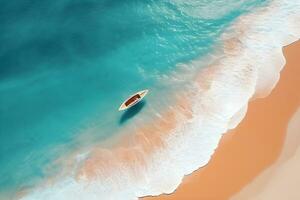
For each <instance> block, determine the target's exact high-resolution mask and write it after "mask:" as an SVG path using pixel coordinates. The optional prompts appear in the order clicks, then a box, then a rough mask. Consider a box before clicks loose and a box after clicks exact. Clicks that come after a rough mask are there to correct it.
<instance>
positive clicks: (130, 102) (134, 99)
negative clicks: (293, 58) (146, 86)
mask: <svg viewBox="0 0 300 200" xmlns="http://www.w3.org/2000/svg"><path fill="white" fill-rule="evenodd" d="M147 93H148V90H142V91H139V92H137V93H135V94H133V95H131V96H130V97H129V98H128V99H126V100H125V101H124V102H123V103H122V105H121V106H120V108H119V111H121V110H126V109H128V108H131V107H132V106H134V105H136V104H137V103H138V102H140V101H141V100H142V99H143V98H144V97H145V96H146V95H147Z"/></svg>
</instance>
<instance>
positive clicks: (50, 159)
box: [0, 0, 299, 200]
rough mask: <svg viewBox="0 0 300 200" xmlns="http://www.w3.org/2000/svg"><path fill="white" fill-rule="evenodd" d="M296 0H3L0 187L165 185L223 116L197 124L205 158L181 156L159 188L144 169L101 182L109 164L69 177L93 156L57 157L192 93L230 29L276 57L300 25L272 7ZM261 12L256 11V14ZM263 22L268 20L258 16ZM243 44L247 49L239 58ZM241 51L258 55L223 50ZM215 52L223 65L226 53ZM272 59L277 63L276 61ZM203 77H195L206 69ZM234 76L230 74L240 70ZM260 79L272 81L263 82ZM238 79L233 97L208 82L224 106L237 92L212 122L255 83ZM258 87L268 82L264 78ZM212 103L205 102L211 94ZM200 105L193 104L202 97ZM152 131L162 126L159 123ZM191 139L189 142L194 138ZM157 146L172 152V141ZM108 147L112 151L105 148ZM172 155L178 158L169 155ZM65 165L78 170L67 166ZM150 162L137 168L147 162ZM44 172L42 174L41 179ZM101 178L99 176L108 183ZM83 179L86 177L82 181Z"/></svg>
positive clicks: (38, 194) (42, 192)
mask: <svg viewBox="0 0 300 200" xmlns="http://www.w3.org/2000/svg"><path fill="white" fill-rule="evenodd" d="M293 2H294V3H293ZM272 9H273V10H274V9H276V12H274V16H273V17H272V18H270V17H264V16H265V14H264V13H268V12H271V11H272ZM297 9H299V1H298V0H297V1H283V2H282V3H278V2H277V1H274V2H273V1H266V0H247V1H244V0H239V1H237V0H227V1H222V0H216V1H209V0H199V1H196V0H187V1H183V0H168V1H167V0H144V1H137V0H120V1H118V0H99V1H95V0H73V1H70V0H59V1H58V0H54V1H53V0H51V1H50V0H44V1H37V0H23V1H20V0H10V1H4V0H2V1H1V6H0V23H1V28H0V30H1V31H0V43H1V46H0V198H3V199H15V198H23V199H103V200H104V199H114V200H116V199H136V198H137V197H138V196H144V195H151V194H160V193H163V192H167V193H168V192H171V191H173V190H174V189H175V188H176V186H177V185H178V184H179V183H180V180H181V179H182V177H183V175H185V174H187V173H191V172H192V171H193V170H195V169H197V168H198V167H200V166H201V165H203V164H205V163H207V161H208V160H209V157H210V155H211V154H212V152H213V149H214V148H216V145H217V142H218V140H219V138H220V136H221V134H222V133H224V132H225V131H226V130H227V129H228V127H227V126H225V125H224V126H223V125H220V129H216V130H213V129H211V128H208V129H205V128H204V129H203V130H206V131H207V132H206V133H205V134H203V135H201V134H200V133H199V134H200V135H201V140H202V141H203V140H205V141H206V143H205V145H201V147H203V149H199V147H198V149H197V151H198V152H199V157H201V156H203V157H204V158H203V160H201V161H199V162H195V163H194V164H191V168H189V169H188V168H186V167H184V169H180V170H177V171H176V172H178V176H177V177H176V178H174V179H172V178H170V179H168V177H166V178H164V180H166V182H168V181H169V182H172V181H173V180H174V181H173V183H174V184H175V185H172V184H166V185H165V186H166V187H168V189H165V188H162V190H161V191H160V190H159V188H160V186H159V184H158V186H156V187H154V188H155V189H148V188H147V187H152V185H153V184H154V185H155V183H154V182H155V181H151V180H149V179H147V178H146V179H147V181H145V182H143V183H142V182H141V183H138V184H135V183H134V182H133V181H129V180H131V179H130V177H126V180H127V181H125V182H124V185H122V184H121V182H122V181H119V182H118V186H117V187H116V188H117V189H116V188H115V187H114V186H112V187H110V188H109V189H103V188H105V187H106V186H107V185H114V178H111V179H109V180H108V179H107V177H108V176H110V175H106V178H105V179H104V178H103V177H101V176H99V177H97V180H93V181H92V182H89V180H88V179H84V180H83V181H82V180H78V179H76V178H75V177H77V169H78V168H80V166H85V164H84V162H85V160H87V157H88V158H90V160H93V155H94V154H93V155H90V156H82V159H81V161H80V166H78V165H76V164H74V162H71V164H66V163H65V162H64V161H66V160H68V158H70V157H72V156H73V157H74V155H77V158H78V155H86V154H89V152H91V151H92V150H91V149H93V148H94V147H96V146H97V148H98V147H99V146H101V145H102V146H103V145H104V143H105V144H107V143H109V142H108V141H110V139H111V138H117V137H118V136H119V135H124V132H134V131H132V130H135V131H136V130H137V128H138V127H140V126H142V125H141V124H143V125H144V124H147V123H148V126H156V125H155V123H154V122H155V120H158V119H159V118H163V117H162V116H164V115H163V113H164V112H165V111H166V110H168V109H169V110H172V106H174V105H176V101H175V100H174V99H175V97H178V96H180V94H184V93H181V92H186V91H188V90H191V91H193V92H194V93H195V87H194V86H193V88H192V87H191V88H190V86H191V85H193V84H195V79H196V77H197V75H198V74H199V73H201V71H202V70H203V69H209V68H210V67H211V65H212V63H214V62H215V61H216V60H217V59H223V58H229V57H230V56H231V55H232V53H229V54H228V55H227V54H226V53H227V51H226V50H224V43H225V42H224V41H225V39H224V38H226V40H227V39H228V37H230V38H234V39H237V40H240V42H241V43H242V44H243V45H240V46H239V48H240V49H239V51H238V53H239V52H244V50H242V49H246V48H248V47H249V48H250V49H251V50H254V49H256V48H260V47H261V49H263V50H266V49H267V50H266V51H264V52H263V53H266V52H268V53H270V52H273V50H274V49H276V51H275V53H278V54H276V55H275V56H277V55H278V56H277V57H279V59H281V61H282V56H281V47H282V46H283V45H284V44H286V43H290V42H291V41H292V40H295V39H294V38H295V37H298V36H299V35H297V34H295V35H293V34H292V33H294V32H292V30H294V29H295V30H296V28H295V27H294V26H293V25H294V24H297V23H296V22H295V23H294V24H293V23H291V24H292V25H291V24H286V26H287V27H286V29H288V28H290V29H291V30H290V34H288V33H284V31H282V30H280V29H279V28H278V27H280V26H282V25H284V22H283V21H280V20H282V16H284V17H286V18H288V17H287V13H288V14H289V13H292V14H294V15H296V13H297V11H298V10H297ZM256 12H258V13H256ZM272 12H273V11H272ZM259 15H261V16H262V17H257V18H255V16H259ZM268 15H269V14H266V16H268ZM294 15H293V16H291V18H292V17H294ZM249 16H250V17H249ZM243 17H245V24H246V25H245V26H246V28H248V29H249V30H248V29H247V30H246V31H244V32H245V33H244V32H243V31H242V30H241V29H240V28H239V25H238V24H241V23H242V22H241V20H243ZM247 17H248V18H247ZM272 19H274V21H273V20H272ZM293 19H294V18H293ZM253 21H258V22H257V24H258V25H255V24H254V25H253V27H254V28H253V29H251V25H252V23H254V22H253ZM290 21H291V22H292V21H293V20H290ZM295 21H296V20H295ZM273 22H274V23H276V24H273V25H272V26H270V27H268V26H267V24H272V23H273ZM277 22H278V23H277ZM255 23H256V22H255ZM237 27H238V28H237ZM249 27H250V28H249ZM270 28H271V29H274V30H270ZM293 28H294V29H293ZM297 30H298V29H297ZM248 31H249V33H252V32H255V33H256V35H254V36H251V35H250V34H249V35H250V36H249V37H245V38H246V39H243V38H239V37H240V34H241V33H243V34H246V35H247V33H248ZM260 31H261V32H263V33H262V34H261V33H260ZM276 31H277V32H276ZM266 32H271V33H272V32H274V33H276V34H277V35H280V36H279V39H278V38H276V36H274V35H272V37H271V36H270V35H264V34H265V33H266ZM279 33H280V34H279ZM261 35H263V36H264V37H267V36H268V37H269V36H270V37H269V38H270V40H271V39H274V42H272V43H271V42H270V41H268V42H266V40H265V38H261V39H260V38H259V36H261ZM291 35H292V36H291ZM296 35H297V36H296ZM273 36H274V37H273ZM243 37H244V36H243ZM289 37H290V38H289ZM249 38H250V39H249ZM253 38H256V39H257V40H258V41H260V43H259V45H260V46H257V45H255V44H254V45H252V43H251V44H250V42H249V41H250V40H251V39H253ZM285 38H289V39H288V42H282V41H285ZM291 38H293V39H291ZM277 40H278V42H277ZM244 41H245V42H244ZM248 44H250V45H248ZM268 45H269V46H268ZM263 50H259V52H260V53H261V52H262V51H263ZM251 52H253V51H251ZM238 53H235V55H238ZM245 55H247V56H248V57H247V58H245V57H244V56H245ZM271 55H272V56H274V54H271ZM241 57H242V58H245V59H244V60H243V61H245V60H246V61H249V60H250V59H251V58H255V57H256V54H254V53H249V54H248V53H247V52H246V53H244V54H243V55H242V56H234V57H232V58H231V61H232V60H238V59H239V58H241ZM256 58H257V60H256V63H255V65H256V64H257V65H260V64H262V63H265V62H269V61H268V60H267V58H264V59H262V56H261V57H260V56H259V57H256ZM231 61H230V63H232V64H233V65H234V66H235V68H232V69H230V68H229V69H228V68H226V70H227V71H235V72H236V74H235V76H232V77H239V75H240V74H241V73H240V72H239V71H238V70H239V69H243V66H245V63H243V62H242V64H241V66H239V64H237V63H234V62H231ZM246 61H245V62H246ZM283 62H284V61H282V62H280V63H281V64H282V63H283ZM221 63H222V64H223V65H224V66H225V65H226V66H229V65H227V64H228V63H227V61H226V60H225V61H222V62H221ZM239 63H241V62H239ZM271 63H272V62H271ZM281 67H282V66H280V67H277V68H278V70H280V68H281ZM277 68H276V69H277ZM261 69H262V70H260V69H257V70H252V69H251V70H248V71H249V72H251V73H252V72H253V71H255V73H257V74H258V73H259V72H261V73H262V74H263V73H265V72H268V70H264V69H265V68H264V69H263V68H261ZM278 70H277V71H276V70H275V71H274V70H273V71H274V73H275V78H270V79H266V78H265V76H260V77H258V76H256V75H255V77H256V78H254V75H253V80H254V79H255V80H257V81H258V82H259V81H261V80H262V81H261V85H263V86H266V85H268V86H269V85H271V86H270V88H272V86H273V85H274V84H275V82H276V80H277V78H276V77H277V76H278ZM227 71H226V73H227ZM226 73H225V72H224V73H223V72H222V73H220V74H221V75H222V74H226ZM253 73H254V72H253ZM221 75H220V76H221ZM203 77H204V79H205V77H206V76H202V78H203ZM229 77H230V76H229ZM245 77H248V75H245ZM249 77H252V76H251V75H249ZM213 78H216V77H213ZM234 80H235V79H234ZM236 80H237V82H235V83H236V84H237V83H238V80H240V79H236ZM243 80H244V79H243ZM266 80H270V82H272V83H271V84H269V82H268V81H266ZM251 81H252V79H251ZM231 82H232V83H233V82H234V81H233V80H232V79H230V80H226V78H224V77H223V78H222V77H221V79H220V83H219V84H220V85H221V84H222V83H224V88H225V87H227V86H228V88H230V85H229V84H230V83H231ZM216 83H218V82H216ZM248 83H249V85H246V86H247V88H248V86H249V88H250V86H251V88H250V89H249V88H248V89H249V93H247V94H246V93H245V95H244V93H243V90H242V89H239V90H237V91H236V92H235V96H234V97H233V98H234V99H233V100H232V99H231V100H230V98H229V97H228V96H230V95H231V94H230V92H229V93H228V92H227V93H226V92H225V93H222V90H220V91H219V92H217V93H214V94H215V95H214V96H217V97H218V98H220V99H223V100H224V101H222V106H223V104H224V106H225V107H226V109H228V110H230V109H231V105H230V104H228V106H227V104H226V103H227V101H226V100H228V101H229V100H230V102H233V101H235V100H236V102H241V103H240V105H239V104H236V110H235V109H233V111H232V112H231V111H230V112H229V114H225V111H226V112H227V110H226V109H225V110H222V108H220V109H219V110H216V111H218V113H219V114H220V113H221V115H222V116H221V117H220V118H222V117H224V120H223V118H222V120H223V121H222V122H220V124H222V123H224V124H225V123H227V121H228V119H229V118H231V117H232V116H233V115H234V114H235V113H236V112H237V111H239V110H240V109H242V107H244V106H245V105H246V104H247V101H248V100H249V98H250V97H251V96H252V95H253V93H255V92H254V91H255V90H257V85H259V84H252V82H251V83H250V80H249V82H247V81H244V82H241V85H243V84H248ZM237 85H238V84H237ZM197 87H198V86H197ZM236 87H238V86H236ZM219 88H221V87H219ZM264 88H267V89H268V87H267V86H266V87H264ZM143 89H149V91H150V92H149V94H148V95H147V97H146V99H145V100H144V101H143V102H141V103H140V104H138V105H137V106H135V107H134V108H133V109H131V110H129V111H126V112H119V111H118V107H119V106H120V104H121V103H122V101H123V100H124V99H126V98H127V97H128V96H130V95H131V94H132V93H134V92H136V91H139V90H143ZM221 89H222V88H221ZM233 91H234V90H233ZM245 91H248V90H245ZM196 93H197V92H196ZM199 94H201V93H199ZM173 97H174V98H173ZM227 97H228V99H227ZM197 98H200V99H199V102H202V101H203V102H204V100H203V99H212V98H214V97H211V96H208V95H200V96H199V97H197ZM197 98H194V99H197ZM205 102H206V101H205ZM217 102H218V101H213V103H215V104H217ZM195 103H196V102H193V105H194V104H195ZM206 103H207V102H206ZM201 105H202V107H203V105H206V104H201ZM232 107H234V106H232ZM223 111H224V112H223ZM172 112H173V113H175V114H176V112H177V111H176V110H175V109H173V110H172ZM198 112H199V111H197V109H193V119H194V121H193V120H192V121H193V122H194V123H193V122H189V124H190V125H191V126H192V127H190V128H185V129H184V130H183V129H180V130H181V131H180V132H181V133H185V132H188V131H189V130H190V129H191V130H193V131H197V130H199V129H201V127H200V126H201V125H202V124H204V123H206V121H209V120H208V119H206V118H205V117H200V118H201V119H202V121H201V123H198V122H195V119H196V116H198ZM202 114H203V112H202ZM223 114H224V115H223ZM211 115H212V114H211ZM211 115H210V116H211ZM214 117H215V116H214ZM215 119H216V120H215V121H214V125H213V126H211V127H216V126H219V122H218V120H219V117H216V118H215ZM225 119H226V120H227V121H226V120H225ZM183 121H184V120H183ZM196 121H197V120H196ZM238 121H239V120H237V122H236V123H238ZM196 124H197V126H195V125H196ZM176 126H177V125H176ZM157 130H158V131H159V130H161V132H162V131H164V129H160V127H158V126H157ZM132 134H134V133H132ZM190 138H192V137H190ZM170 141H171V140H170ZM210 142H211V143H210ZM182 143H184V142H178V144H177V143H176V145H175V144H174V145H175V147H179V148H177V150H178V149H179V150H178V152H177V154H176V155H177V157H180V156H181V157H185V156H184V155H185V153H184V152H185V148H184V147H183V146H182V148H181V144H182ZM190 145H191V146H190V148H191V149H193V148H192V145H193V144H190ZM104 146H105V145H104ZM103 148H107V149H109V147H103ZM206 148H207V149H208V150H207V149H206ZM107 151H108V150H107ZM166 151H168V152H171V150H170V149H169V150H166ZM179 155H180V156H179ZM110 156H111V157H112V158H111V159H114V158H113V157H114V154H113V153H111V154H110ZM160 156H162V154H161V155H160ZM75 157H76V156H75ZM153 157H154V156H152V159H153V160H155V159H154V158H153ZM171 157H172V156H171ZM80 158H81V157H80ZM105 159H107V157H106V158H105ZM144 159H145V160H147V158H144ZM189 159H192V158H189ZM108 160H109V159H108ZM108 160H104V161H103V162H106V161H107V166H106V168H113V167H114V166H109V161H108ZM173 161H174V162H175V160H172V161H166V162H167V163H169V164H170V165H171V164H174V162H173ZM181 161H182V162H183V161H184V162H185V165H189V163H188V162H186V161H185V160H184V159H180V162H181ZM91 162H92V161H91ZM150 162H152V161H149V163H150ZM176 162H177V161H176ZM176 162H175V163H176ZM147 163H148V161H147ZM153 163H154V162H153ZM178 163H179V161H178ZM75 165H76V166H75ZM149 165H151V164H149ZM181 165H183V164H178V166H181ZM66 166H68V167H66ZM147 166H148V164H147ZM166 166H168V164H166ZM66 168H68V169H69V168H72V169H74V168H76V169H75V170H71V171H72V173H71V172H70V173H68V172H66V171H68V170H67V169H66ZM150 168H151V167H149V168H148V169H150ZM79 171H80V170H79ZM137 171H138V170H137ZM150 171H151V170H149V171H147V173H151V172H150ZM163 171H164V170H162V172H163ZM124 173H125V172H124ZM62 174H63V175H62ZM125 174H126V173H125ZM165 175H167V174H165ZM53 177H55V178H53ZM58 177H59V178H58ZM147 177H148V176H147ZM153 177H154V176H153ZM159 177H161V176H159ZM53 179H54V181H52V184H48V182H49V180H53ZM107 180H108V181H109V183H107V184H106V183H105V181H107ZM97 181H99V182H97ZM83 182H84V183H83ZM96 182H97V183H96ZM93 183H95V185H94V186H90V185H92V184H93ZM122 183H123V182H122ZM144 183H147V184H146V185H147V187H144V186H140V185H143V184H144ZM86 184H87V185H89V186H87V185H86ZM125 184H127V185H126V186H125ZM81 185H82V187H81ZM136 186H137V188H135V187H136ZM89 187H90V188H89ZM125 187H126V189H124V192H120V193H119V194H117V196H114V195H116V194H115V193H114V192H113V191H115V190H117V191H122V189H123V188H125ZM75 188H76V189H75ZM78 188H80V189H78ZM84 188H86V189H84ZM152 188H153V187H152ZM58 189H62V190H60V191H58ZM74 191H75V193H74ZM76 191H77V192H78V191H80V194H76ZM137 191H138V192H137ZM118 195H120V196H118ZM121 196H122V197H121ZM127 197H128V198H127Z"/></svg>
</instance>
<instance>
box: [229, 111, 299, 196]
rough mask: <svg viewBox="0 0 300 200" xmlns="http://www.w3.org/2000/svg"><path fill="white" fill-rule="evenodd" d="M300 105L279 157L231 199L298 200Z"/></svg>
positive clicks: (291, 122)
mask: <svg viewBox="0 0 300 200" xmlns="http://www.w3.org/2000/svg"><path fill="white" fill-rule="evenodd" d="M299 139H300V107H299V108H298V111H297V112H296V113H295V114H294V116H293V118H292V119H291V121H290V122H289V125H288V130H287V137H286V139H285V143H284V147H283V151H282V153H281V155H280V157H279V159H278V160H277V161H276V162H275V163H274V164H273V165H272V166H271V167H269V168H268V169H266V170H265V171H264V172H263V173H261V174H260V175H259V176H258V177H256V178H255V179H254V181H252V182H251V183H250V184H248V185H247V186H246V187H245V188H243V189H242V190H241V191H240V192H238V193H237V194H235V195H234V196H233V197H232V198H231V200H251V199H256V200H268V199H270V200H282V199H289V200H299V199H300V192H299V183H300V174H299V169H300V140H299Z"/></svg>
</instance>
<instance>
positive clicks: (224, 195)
mask: <svg viewBox="0 0 300 200" xmlns="http://www.w3.org/2000/svg"><path fill="white" fill-rule="evenodd" d="M283 49H284V55H285V57H286V65H285V67H284V69H283V70H282V72H281V79H280V81H279V83H278V84H277V85H276V87H275V88H274V90H273V91H272V93H271V94H270V95H269V96H267V97H265V98H263V99H256V100H254V101H252V102H250V103H249V109H248V112H247V114H246V116H245V118H244V119H243V121H242V122H241V123H240V124H239V125H238V127H237V128H235V129H233V130H231V131H229V132H228V133H227V134H224V135H223V137H222V139H221V141H220V143H219V146H218V148H217V149H216V151H215V154H214V155H213V156H212V158H211V160H210V161H209V163H208V164H207V165H206V166H204V167H202V168H200V169H199V170H197V171H196V172H194V173H193V174H191V175H188V176H186V177H185V178H184V180H183V182H182V183H181V185H180V186H179V187H178V188H177V189H176V191H175V192H174V193H172V194H169V195H166V194H163V195H160V196H157V197H145V198H141V199H143V200H155V199H157V200H177V199H183V198H189V199H190V200H192V199H195V200H196V199H217V200H222V199H224V200H225V199H228V198H230V197H231V196H232V195H233V194H235V193H237V192H238V191H240V190H241V189H242V188H243V187H244V186H245V185H247V184H248V183H249V182H251V181H252V180H253V179H254V178H255V177H256V176H257V175H259V174H260V173H261V172H262V171H263V170H265V169H266V168H267V167H269V166H270V165H271V164H272V163H274V162H275V161H276V159H277V158H278V157H279V155H280V152H281V150H282V146H283V143H284V139H285V135H286V128H287V125H288V122H289V120H290V118H291V117H292V115H293V113H294V112H295V111H296V109H297V108H298V106H299V105H300V93H299V92H297V89H299V88H297V87H295V86H297V85H300V79H299V78H297V75H298V74H300V69H299V68H297V65H299V64H298V63H299V62H300V59H299V58H297V55H299V53H300V41H299V40H298V41H297V42H294V43H292V44H290V45H288V46H287V47H284V48H283ZM228 180H230V182H228Z"/></svg>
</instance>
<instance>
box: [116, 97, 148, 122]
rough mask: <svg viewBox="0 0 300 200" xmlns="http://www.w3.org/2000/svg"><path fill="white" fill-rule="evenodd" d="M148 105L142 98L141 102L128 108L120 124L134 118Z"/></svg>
mask: <svg viewBox="0 0 300 200" xmlns="http://www.w3.org/2000/svg"><path fill="white" fill-rule="evenodd" d="M145 105H146V101H144V100H142V101H140V102H139V103H137V104H136V105H134V106H133V107H131V108H129V109H128V110H126V111H125V112H124V113H123V114H122V116H121V118H120V120H119V124H120V125H122V124H124V123H125V122H127V121H128V120H129V119H131V118H133V117H134V116H135V115H137V114H138V113H139V112H140V111H141V110H142V109H143V108H144V107H145Z"/></svg>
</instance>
